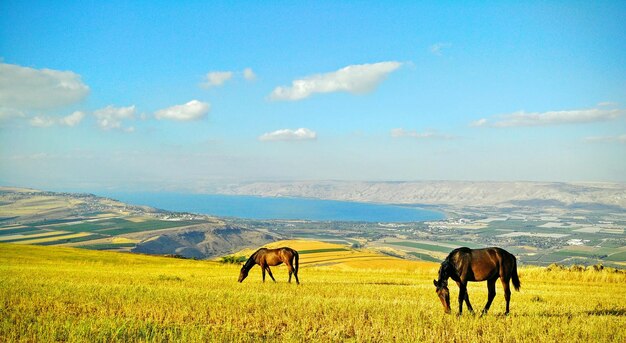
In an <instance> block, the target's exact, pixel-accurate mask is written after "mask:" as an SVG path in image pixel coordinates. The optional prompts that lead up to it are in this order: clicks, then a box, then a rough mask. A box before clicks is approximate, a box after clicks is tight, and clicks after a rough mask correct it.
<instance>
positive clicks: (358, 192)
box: [217, 181, 626, 210]
mask: <svg viewBox="0 0 626 343" xmlns="http://www.w3.org/2000/svg"><path fill="white" fill-rule="evenodd" d="M217 192H218V193H221V194H232V195H256V196H266V197H306V198H316V199H329V200H345V201H360V202H378V203H391V204H424V205H447V206H496V207H510V206H515V207H519V206H528V207H536V206H539V207H542V206H553V207H570V208H571V207H574V208H586V207H588V208H590V209H593V208H597V207H601V208H604V209H614V210H624V209H626V184H619V183H564V182H482V181H418V182H358V181H354V182H353V181H291V182H251V183H242V184H233V185H228V186H223V187H219V188H218V189H217Z"/></svg>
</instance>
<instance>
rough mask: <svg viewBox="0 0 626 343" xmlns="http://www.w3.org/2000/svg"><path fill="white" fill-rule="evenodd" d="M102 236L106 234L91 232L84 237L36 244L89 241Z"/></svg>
mask: <svg viewBox="0 0 626 343" xmlns="http://www.w3.org/2000/svg"><path fill="white" fill-rule="evenodd" d="M102 237H105V236H103V235H99V234H91V235H88V236H83V237H74V238H65V239H59V240H56V241H50V242H41V243H35V245H57V244H66V243H78V242H87V241H92V240H94V239H99V238H102Z"/></svg>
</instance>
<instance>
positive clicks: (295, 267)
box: [293, 250, 300, 275]
mask: <svg viewBox="0 0 626 343" xmlns="http://www.w3.org/2000/svg"><path fill="white" fill-rule="evenodd" d="M293 253H294V254H293V257H294V259H295V260H296V263H295V265H294V269H295V272H296V275H298V269H300V254H298V252H297V251H295V250H294V251H293Z"/></svg>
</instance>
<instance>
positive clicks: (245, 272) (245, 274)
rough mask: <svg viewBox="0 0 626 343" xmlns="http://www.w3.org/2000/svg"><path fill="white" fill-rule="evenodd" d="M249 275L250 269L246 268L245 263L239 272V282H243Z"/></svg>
mask: <svg viewBox="0 0 626 343" xmlns="http://www.w3.org/2000/svg"><path fill="white" fill-rule="evenodd" d="M247 277H248V269H246V266H245V265H244V266H243V267H241V271H240V272H239V279H237V281H238V282H243V280H245V279H246V278H247Z"/></svg>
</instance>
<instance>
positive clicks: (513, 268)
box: [433, 248, 520, 315]
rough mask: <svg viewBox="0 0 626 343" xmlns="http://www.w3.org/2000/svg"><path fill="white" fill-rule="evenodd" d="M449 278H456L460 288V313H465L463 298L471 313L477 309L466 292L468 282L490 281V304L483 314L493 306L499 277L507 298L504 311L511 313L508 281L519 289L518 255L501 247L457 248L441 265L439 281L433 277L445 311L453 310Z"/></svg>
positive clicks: (488, 302)
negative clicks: (516, 257) (473, 306)
mask: <svg viewBox="0 0 626 343" xmlns="http://www.w3.org/2000/svg"><path fill="white" fill-rule="evenodd" d="M448 278H452V280H454V281H456V284H457V285H458V286H459V289H460V290H459V315H460V314H461V313H463V301H465V303H466V304H467V308H468V309H469V311H470V312H473V311H474V309H472V305H471V304H470V301H469V296H468V295H467V282H468V281H487V290H488V292H489V293H488V294H489V296H488V299H487V304H486V305H485V308H484V309H483V314H486V313H487V311H489V306H491V302H492V301H493V298H494V297H495V296H496V281H497V280H498V278H499V279H500V281H501V282H502V287H503V288H504V299H506V312H505V314H508V313H509V301H510V300H511V290H510V288H509V280H512V281H513V286H514V287H515V290H516V291H519V288H520V281H519V277H518V276H517V261H516V259H515V256H513V255H512V254H510V253H509V252H508V251H506V250H504V249H500V248H485V249H470V248H458V249H454V250H452V252H450V254H449V255H448V257H446V259H445V260H444V261H443V262H442V263H441V267H440V268H439V280H433V282H434V284H435V287H436V288H437V290H436V292H437V295H438V296H439V300H441V303H442V304H443V308H444V310H445V312H446V313H450V291H449V290H448Z"/></svg>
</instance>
